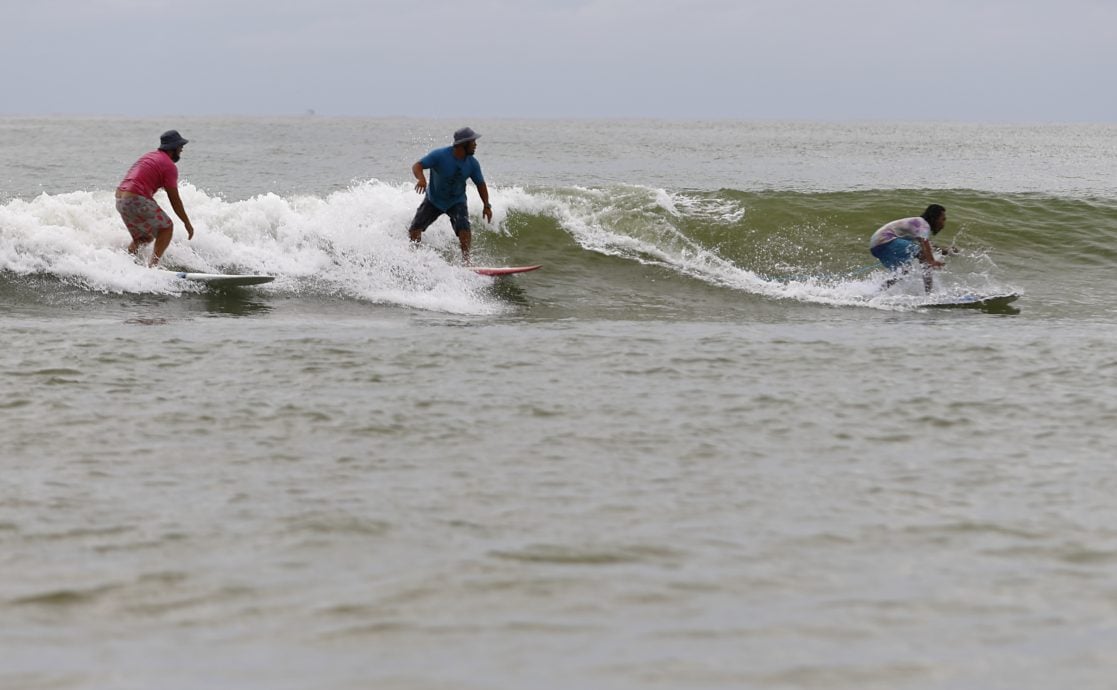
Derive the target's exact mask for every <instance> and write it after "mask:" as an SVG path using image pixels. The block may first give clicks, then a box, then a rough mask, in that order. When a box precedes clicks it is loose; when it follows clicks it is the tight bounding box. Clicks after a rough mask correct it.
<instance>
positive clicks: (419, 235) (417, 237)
mask: <svg viewBox="0 0 1117 690" xmlns="http://www.w3.org/2000/svg"><path fill="white" fill-rule="evenodd" d="M407 235H408V236H409V237H410V238H411V241H412V242H414V243H415V244H419V243H420V242H422V241H423V231H422V230H416V229H415V228H412V229H410V230H408V231H407Z"/></svg>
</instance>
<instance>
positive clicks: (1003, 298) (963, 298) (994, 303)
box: [923, 292, 1020, 308]
mask: <svg viewBox="0 0 1117 690" xmlns="http://www.w3.org/2000/svg"><path fill="white" fill-rule="evenodd" d="M1019 297H1020V295H1019V294H1017V293H1015V292H1009V293H1004V294H999V295H959V296H956V297H955V296H952V297H940V298H937V299H936V298H932V299H931V300H930V301H928V302H925V303H924V304H923V306H925V307H938V308H949V307H1003V306H1005V305H1007V304H1009V303H1010V302H1015V301H1016V300H1017V299H1018V298H1019Z"/></svg>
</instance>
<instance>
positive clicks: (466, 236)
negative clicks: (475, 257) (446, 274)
mask: <svg viewBox="0 0 1117 690" xmlns="http://www.w3.org/2000/svg"><path fill="white" fill-rule="evenodd" d="M458 244H460V245H461V247H462V262H463V263H465V265H466V266H468V265H469V248H470V246H471V245H472V244H473V232H472V231H470V230H462V231H461V232H459V233H458Z"/></svg>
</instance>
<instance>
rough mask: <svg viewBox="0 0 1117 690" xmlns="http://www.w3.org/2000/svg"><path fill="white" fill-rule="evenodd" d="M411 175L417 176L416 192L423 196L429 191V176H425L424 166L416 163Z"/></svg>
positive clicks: (412, 167)
mask: <svg viewBox="0 0 1117 690" xmlns="http://www.w3.org/2000/svg"><path fill="white" fill-rule="evenodd" d="M411 174H412V175H414V176H415V179H416V180H418V182H416V183H415V191H416V192H418V193H419V194H422V193H424V192H426V191H427V176H426V175H424V174H423V164H422V163H419V162H416V163H415V165H412V166H411Z"/></svg>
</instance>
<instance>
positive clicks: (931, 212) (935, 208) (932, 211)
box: [920, 204, 946, 227]
mask: <svg viewBox="0 0 1117 690" xmlns="http://www.w3.org/2000/svg"><path fill="white" fill-rule="evenodd" d="M944 213H946V209H945V208H943V207H942V206H939V205H938V204H931V205H930V206H928V207H927V210H926V211H924V212H923V215H921V216H920V218H922V219H923V220H925V221H927V222H928V223H929V224H930V225H931V226H932V227H933V226H934V225H935V221H936V220H938V219H939V216H941V215H942V214H944Z"/></svg>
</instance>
